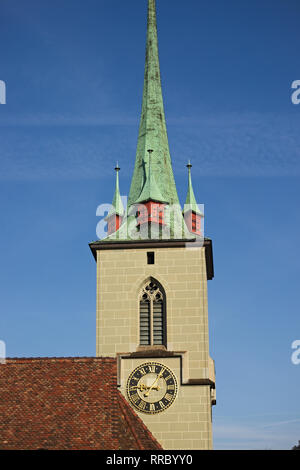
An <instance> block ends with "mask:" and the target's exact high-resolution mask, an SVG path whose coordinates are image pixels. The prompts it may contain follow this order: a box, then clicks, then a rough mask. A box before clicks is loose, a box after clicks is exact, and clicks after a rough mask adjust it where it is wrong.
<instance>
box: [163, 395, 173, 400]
mask: <svg viewBox="0 0 300 470" xmlns="http://www.w3.org/2000/svg"><path fill="white" fill-rule="evenodd" d="M164 398H165V399H166V400H168V401H171V400H172V398H173V397H172V395H170V393H166V394H165V396H164Z"/></svg>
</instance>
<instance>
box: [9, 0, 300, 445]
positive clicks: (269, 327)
mask: <svg viewBox="0 0 300 470" xmlns="http://www.w3.org/2000/svg"><path fill="white" fill-rule="evenodd" d="M157 13H158V33H159V45H160V61H161V73H162V85H163V94H164V102H165V112H166V119H167V127H168V135H169V142H170V150H171V155H172V160H173V168H174V175H175V179H176V183H177V189H178V193H179V195H180V198H181V201H182V203H183V202H184V199H185V194H186V186H187V173H186V168H185V164H186V162H187V160H188V159H191V161H192V163H193V182H194V190H195V193H196V197H197V199H198V202H199V203H204V204H205V214H206V222H205V228H206V235H207V236H209V237H211V238H212V239H213V243H214V245H213V246H214V261H215V279H214V280H213V281H210V282H209V322H210V338H211V339H210V349H211V355H212V357H213V358H214V359H215V362H216V373H217V376H216V378H217V406H216V407H215V408H214V410H213V420H214V447H215V448H216V449H228V448H229V449H232V448H233V449H289V448H291V447H292V446H293V445H294V444H296V443H297V441H298V439H300V409H299V386H300V379H299V377H300V365H298V366H296V365H294V364H292V362H291V354H292V349H291V344H292V342H293V341H294V340H296V339H300V320H299V287H298V286H299V274H300V268H299V255H300V248H299V237H300V216H299V204H300V196H299V179H300V150H299V149H300V132H299V125H300V105H298V106H296V105H293V104H292V102H291V93H292V90H291V84H292V82H293V81H294V80H297V79H300V67H299V65H300V63H299V47H300V34H299V13H300V4H299V2H298V1H296V0H288V1H286V0H272V1H268V0H251V1H249V0H244V1H243V2H241V1H234V0H228V1H227V2H224V1H223V0H210V1H208V0H201V1H199V0H188V1H185V2H182V1H179V0H172V1H170V0H157ZM0 21H1V27H0V48H1V54H0V57H1V60H0V80H4V81H5V83H6V86H7V97H6V99H7V104H6V105H0V213H1V230H0V246H1V256H0V286H1V296H0V312H1V316H0V339H2V340H4V341H5V342H6V347H7V355H8V356H10V357H15V356H27V357H28V356H75V355H76V356H77V355H78V356H82V355H84V356H92V355H95V300H96V279H95V274H96V272H95V268H96V266H95V262H94V259H93V257H92V255H91V253H90V251H89V247H88V242H90V241H92V240H94V239H95V238H96V225H97V222H98V221H99V219H98V218H97V217H96V208H97V206H98V205H99V204H101V203H103V202H105V203H110V202H111V200H112V196H113V190H114V187H113V186H114V177H115V175H114V171H113V168H114V166H115V162H116V160H118V161H119V164H120V166H121V172H120V186H121V192H122V194H127V193H128V190H129V185H130V179H131V175H132V170H133V165H134V158H135V150H136V142H137V133H138V124H139V116H140V110H141V99H142V86H143V74H144V55H145V34H146V0H131V1H130V2H124V1H122V0H110V1H107V0H85V1H84V2H83V1H78V0H72V1H71V0H59V1H58V0H51V1H50V0H42V1H41V0H26V1H24V0H9V1H8V0H6V1H4V2H2V4H1V20H0Z"/></svg>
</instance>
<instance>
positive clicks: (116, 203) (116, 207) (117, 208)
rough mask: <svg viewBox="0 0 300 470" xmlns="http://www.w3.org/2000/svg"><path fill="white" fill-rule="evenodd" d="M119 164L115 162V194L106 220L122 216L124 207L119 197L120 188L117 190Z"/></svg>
mask: <svg viewBox="0 0 300 470" xmlns="http://www.w3.org/2000/svg"><path fill="white" fill-rule="evenodd" d="M120 169H121V168H120V167H119V164H118V162H117V166H116V167H115V172H116V189H115V194H114V198H113V202H112V208H111V210H110V212H109V214H108V215H107V218H108V217H110V216H111V215H114V214H116V215H119V216H123V215H124V206H123V203H122V199H121V195H120V188H119V171H120Z"/></svg>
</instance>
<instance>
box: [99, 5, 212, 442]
mask: <svg viewBox="0 0 300 470" xmlns="http://www.w3.org/2000/svg"><path fill="white" fill-rule="evenodd" d="M116 171H117V182H116V190H115V195H114V201H113V204H112V210H111V211H110V212H109V214H108V216H107V217H106V221H107V222H108V232H107V236H106V237H105V238H104V239H102V240H98V241H95V242H93V243H91V244H90V248H91V250H92V253H93V255H94V257H95V260H96V262H97V352H96V354H97V356H110V357H116V358H117V361H118V387H119V388H120V391H121V393H122V394H123V395H124V397H125V399H126V400H127V401H128V402H129V403H130V404H131V406H132V407H133V408H134V409H135V411H136V412H137V414H138V415H139V416H140V418H141V419H142V420H143V421H144V423H145V425H146V426H147V427H148V429H149V430H150V431H151V432H152V434H153V435H154V436H155V437H156V438H157V440H158V441H159V442H160V444H161V445H162V447H163V448H164V449H166V450H167V449H168V450H169V449H211V448H212V405H214V404H215V373H214V362H213V360H212V359H211V357H210V355H209V334H208V308H207V281H208V280H210V279H212V278H213V275H214V273H213V258H212V241H211V240H210V239H209V238H206V237H204V234H203V226H202V219H203V214H202V212H201V211H200V209H199V207H198V205H197V203H196V199H195V195H194V190H193V187H192V179H191V165H190V163H189V164H188V190H187V198H186V203H185V205H184V209H182V207H181V206H180V203H179V199H178V195H177V189H176V185H175V180H174V175H173V170H172V163H171V157H170V151H169V144H168V137H167V130H166V122H165V114H164V106H163V98H162V90H161V80H160V67H159V56H158V42H157V27H156V7H155V0H148V27H147V46H146V65H145V77H144V93H143V104H142V115H141V121H140V129H139V136H138V144H137V152H136V160H135V167H134V172H133V176H132V181H131V187H130V192H129V197H128V204H127V207H126V208H124V207H123V205H122V201H121V198H120V193H119V179H118V172H119V167H118V166H117V167H116Z"/></svg>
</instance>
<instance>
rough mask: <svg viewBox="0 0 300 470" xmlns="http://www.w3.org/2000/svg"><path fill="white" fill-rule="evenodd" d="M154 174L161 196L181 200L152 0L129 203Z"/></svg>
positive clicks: (170, 200)
mask: <svg viewBox="0 0 300 470" xmlns="http://www.w3.org/2000/svg"><path fill="white" fill-rule="evenodd" d="M148 149H153V154H152V156H151V173H150V174H149V172H148V171H147V151H148ZM150 175H151V178H152V180H153V181H154V180H155V182H156V185H157V187H158V190H159V192H160V194H161V199H162V200H163V201H165V202H167V203H169V204H179V200H178V195H177V190H176V186H175V181H174V175H173V170H172V163H171V157H170V151H169V143H168V136H167V129H166V122H165V113H164V105H163V98H162V89H161V79H160V66H159V56H158V41H157V26H156V7H155V0H148V28H147V45H146V64H145V76H144V92H143V104H142V116H141V121H140V128H139V136H138V143H137V152H136V161H135V167H134V172H133V177H132V181H131V187H130V193H129V198H128V207H130V206H131V205H132V204H134V203H136V202H137V201H138V200H141V199H140V196H141V194H142V193H143V190H144V188H147V185H149V184H150V181H148V182H147V177H148V180H149V176H150ZM146 190H147V189H145V191H146ZM147 191H148V190H147Z"/></svg>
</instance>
